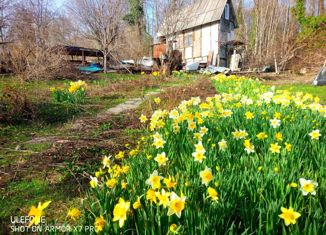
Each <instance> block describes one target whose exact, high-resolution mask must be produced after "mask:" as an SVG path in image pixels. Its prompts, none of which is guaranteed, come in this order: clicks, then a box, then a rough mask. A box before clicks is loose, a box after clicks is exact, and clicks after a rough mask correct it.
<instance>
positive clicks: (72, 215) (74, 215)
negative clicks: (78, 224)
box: [67, 208, 81, 221]
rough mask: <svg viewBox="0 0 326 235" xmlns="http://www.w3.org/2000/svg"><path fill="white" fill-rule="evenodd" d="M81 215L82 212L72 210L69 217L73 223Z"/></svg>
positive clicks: (68, 214)
mask: <svg viewBox="0 0 326 235" xmlns="http://www.w3.org/2000/svg"><path fill="white" fill-rule="evenodd" d="M80 215H81V212H80V210H78V209H77V208H71V209H70V210H69V211H68V213H67V217H69V218H70V219H71V220H73V221H76V220H77V219H78V218H79V217H80Z"/></svg>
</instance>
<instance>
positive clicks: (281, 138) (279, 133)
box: [275, 132, 283, 141]
mask: <svg viewBox="0 0 326 235" xmlns="http://www.w3.org/2000/svg"><path fill="white" fill-rule="evenodd" d="M275 139H276V140H277V141H281V140H283V135H282V133H281V132H277V133H276V134H275Z"/></svg>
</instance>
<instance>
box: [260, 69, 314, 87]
mask: <svg viewBox="0 0 326 235" xmlns="http://www.w3.org/2000/svg"><path fill="white" fill-rule="evenodd" d="M317 74H318V73H316V72H309V73H306V74H297V73H289V72H283V73H280V74H275V73H260V74H257V75H256V77H259V78H261V79H263V80H264V81H265V83H266V84H267V85H289V84H312V82H313V80H314V79H315V77H316V76H317Z"/></svg>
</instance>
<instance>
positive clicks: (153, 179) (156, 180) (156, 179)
mask: <svg viewBox="0 0 326 235" xmlns="http://www.w3.org/2000/svg"><path fill="white" fill-rule="evenodd" d="M161 179H163V177H162V176H159V175H158V173H157V170H155V171H153V173H152V174H151V175H150V176H149V178H148V179H147V180H146V184H148V185H150V186H151V187H152V189H159V188H161Z"/></svg>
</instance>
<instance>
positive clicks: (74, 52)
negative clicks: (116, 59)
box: [53, 45, 103, 65]
mask: <svg viewBox="0 0 326 235" xmlns="http://www.w3.org/2000/svg"><path fill="white" fill-rule="evenodd" d="M53 51H55V52H57V53H63V54H66V55H70V56H72V57H73V56H81V57H82V64H83V65H84V64H85V63H86V57H96V58H97V59H99V57H102V58H103V52H102V51H100V50H97V49H92V48H85V47H77V46H67V45H58V46H55V47H53Z"/></svg>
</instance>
